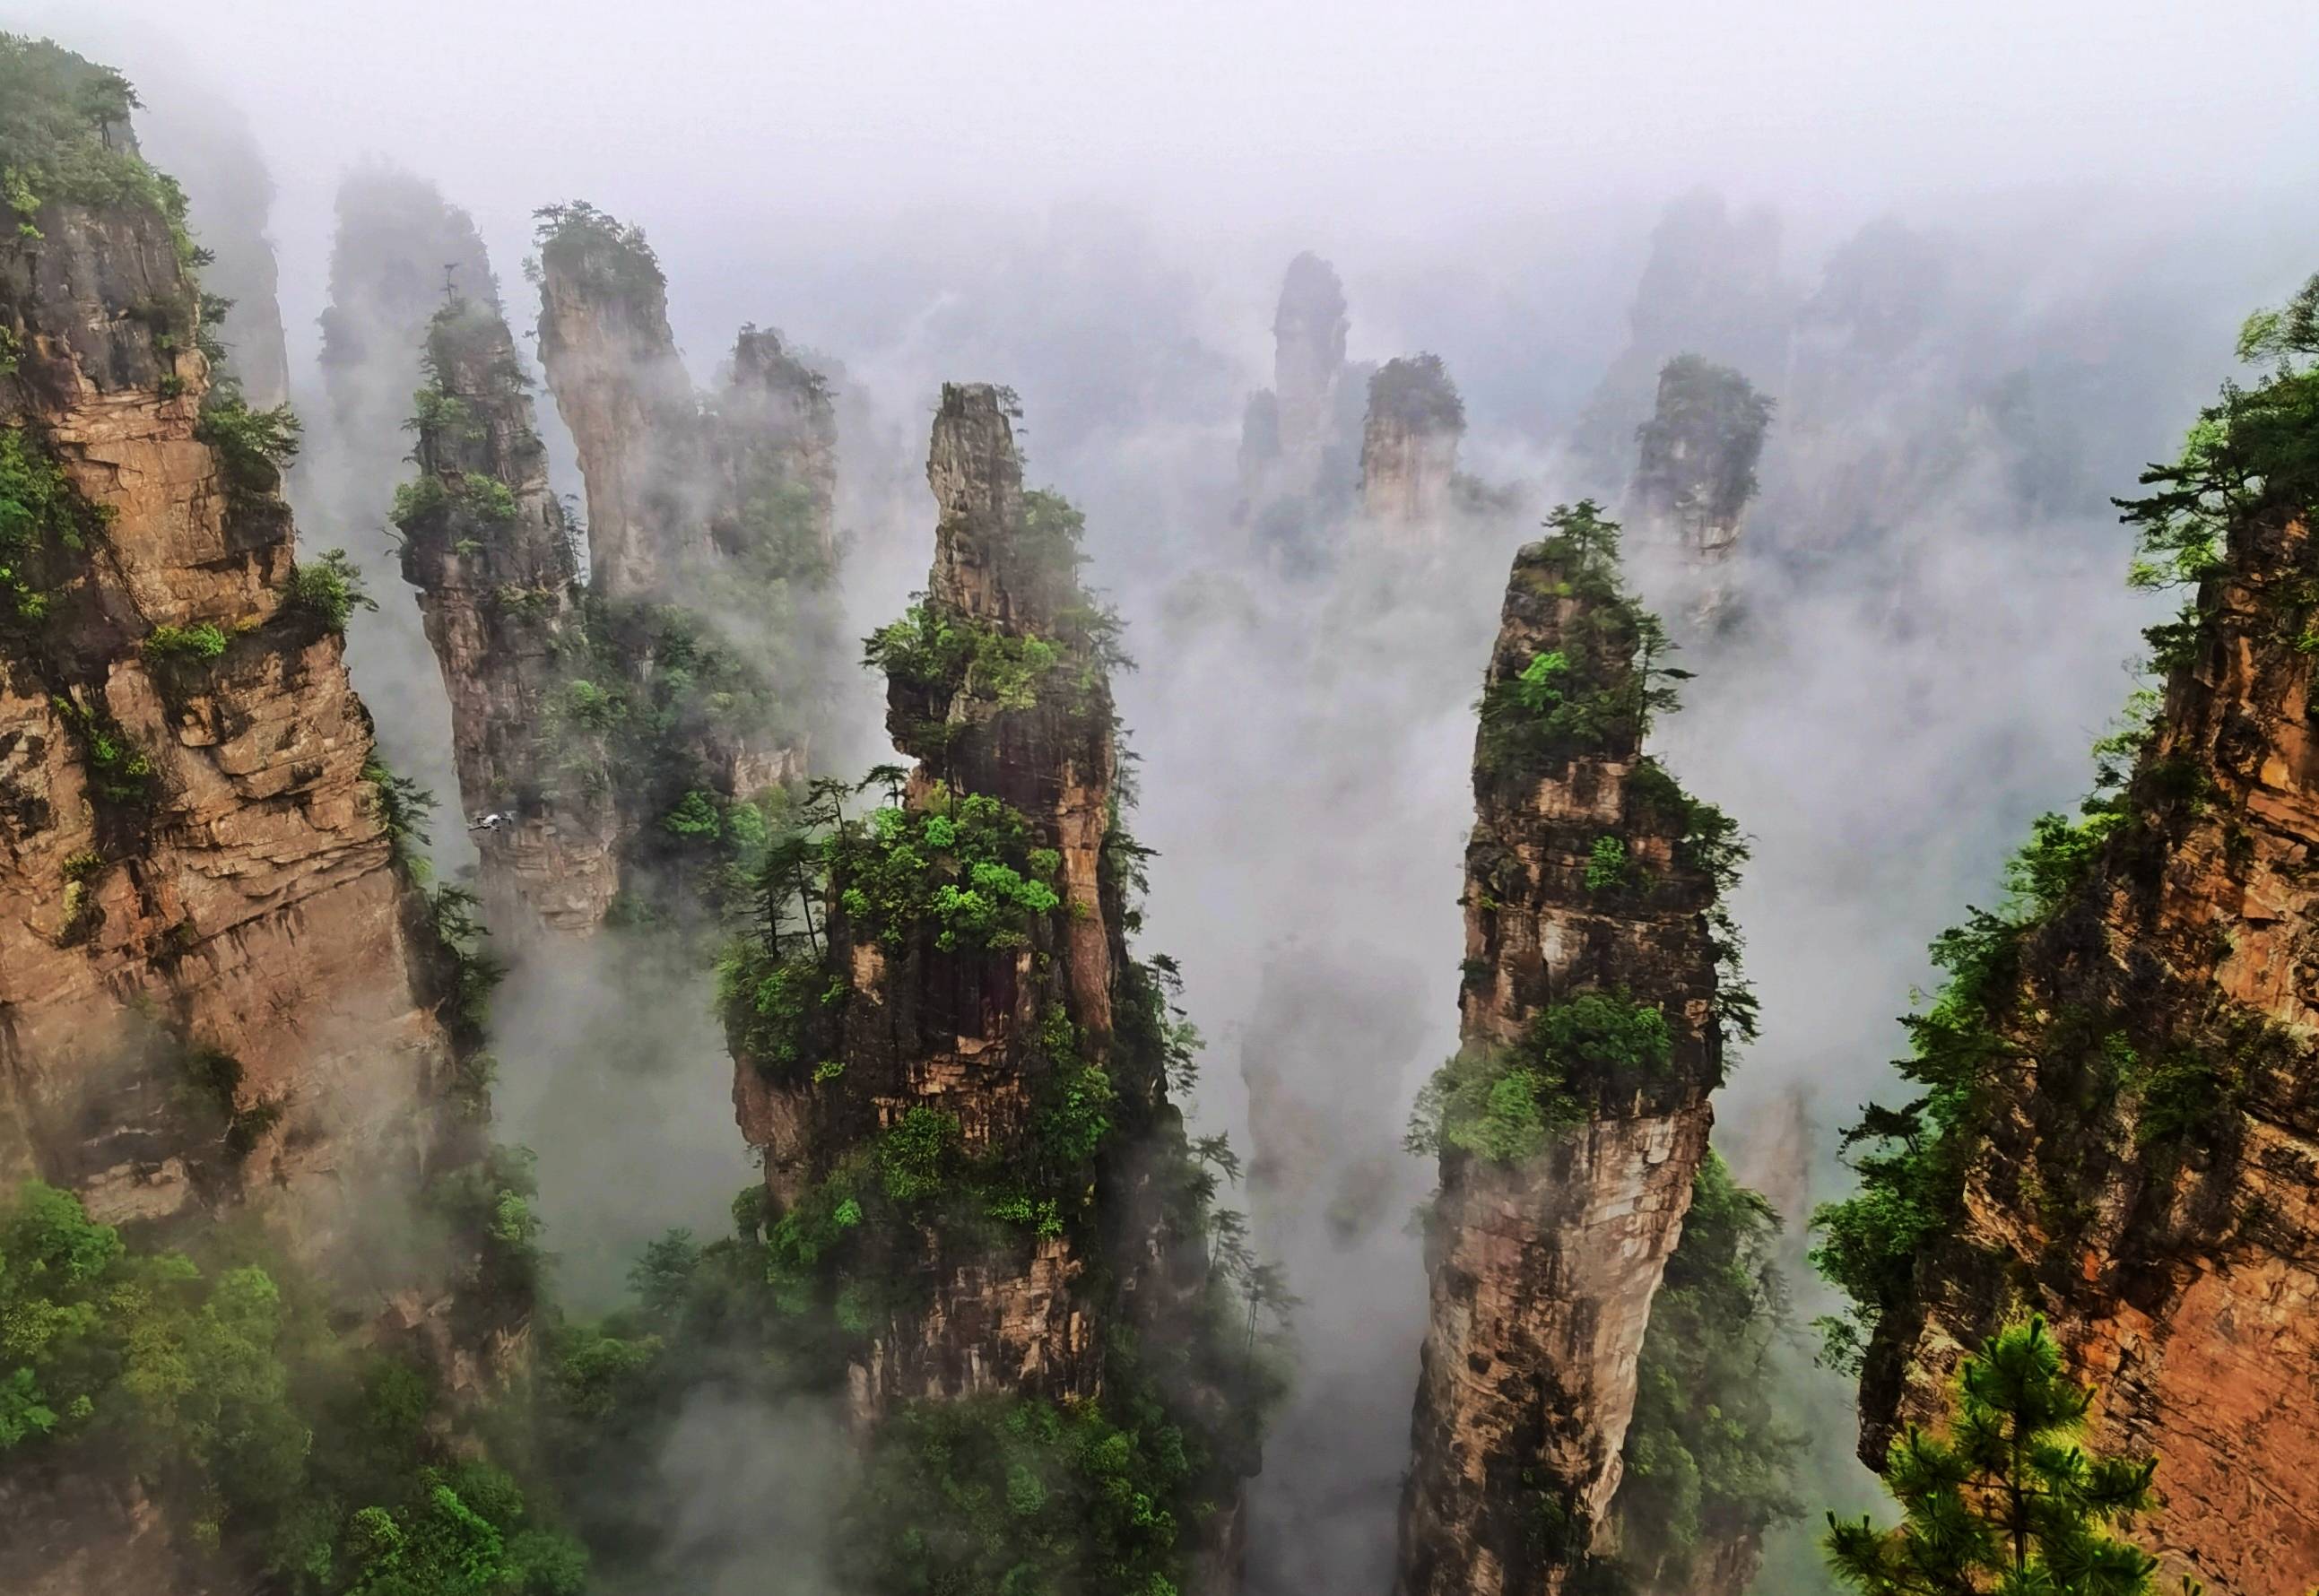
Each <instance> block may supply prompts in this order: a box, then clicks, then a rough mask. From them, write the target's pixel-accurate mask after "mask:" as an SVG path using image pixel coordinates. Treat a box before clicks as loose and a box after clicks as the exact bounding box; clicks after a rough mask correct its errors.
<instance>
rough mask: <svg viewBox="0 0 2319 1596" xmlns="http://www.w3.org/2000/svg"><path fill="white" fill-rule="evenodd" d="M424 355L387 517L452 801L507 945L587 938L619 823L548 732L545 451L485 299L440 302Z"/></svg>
mask: <svg viewBox="0 0 2319 1596" xmlns="http://www.w3.org/2000/svg"><path fill="white" fill-rule="evenodd" d="M428 355H429V366H430V368H431V371H432V376H433V382H432V386H431V389H430V390H429V392H431V394H432V395H433V396H434V397H433V398H432V399H431V400H430V401H428V402H426V403H425V404H423V405H422V408H421V410H420V428H419V445H418V450H417V455H418V461H419V466H420V473H421V475H420V480H419V482H418V483H417V484H416V485H415V486H414V487H413V488H412V489H411V490H409V491H407V492H406V498H405V504H406V506H407V507H408V510H409V513H407V514H405V515H403V516H402V518H401V521H400V523H399V524H400V529H401V530H402V535H403V544H402V574H403V578H404V580H405V581H407V582H411V585H413V586H414V587H416V588H417V589H418V590H419V607H420V612H421V613H422V615H423V616H424V617H425V618H426V626H427V640H428V642H429V644H430V645H432V646H433V648H434V651H435V656H436V659H437V661H438V663H440V665H441V667H442V673H443V686H444V689H445V690H446V691H447V693H448V694H449V695H450V700H451V728H452V735H453V749H454V753H455V755H456V762H457V768H458V776H459V796H460V798H461V801H462V803H463V805H464V807H465V812H466V814H467V815H469V816H477V817H480V819H481V825H480V826H479V828H478V829H476V830H475V832H474V836H475V840H476V847H477V851H478V852H479V853H480V854H481V856H482V865H483V871H482V875H483V903H484V907H485V911H486V913H487V915H488V916H489V918H490V920H491V922H492V924H493V925H495V926H498V927H501V928H502V929H503V930H505V931H507V932H509V933H511V934H514V935H516V936H517V937H518V938H520V936H521V935H522V933H524V932H525V931H526V930H527V929H528V928H529V927H531V926H532V925H534V924H541V925H545V926H546V928H548V929H550V930H553V931H558V932H580V931H591V930H593V929H594V928H595V927H596V926H597V925H598V924H601V922H602V920H603V918H604V915H605V912H606V910H607V909H609V906H610V905H611V901H612V897H613V895H614V894H615V893H617V892H618V890H619V886H620V875H619V868H618V860H617V859H616V857H615V854H614V849H615V845H616V843H618V840H619V838H620V834H621V826H620V819H619V815H618V808H617V806H616V805H615V804H614V802H613V801H612V798H611V795H610V794H609V791H608V789H607V788H608V783H607V780H606V778H605V775H604V767H603V759H602V757H601V751H600V748H598V747H596V746H594V745H592V744H587V745H582V746H580V747H577V748H574V749H572V750H565V751H559V750H558V749H557V748H556V747H555V744H553V743H552V742H551V741H550V738H549V728H550V726H551V703H550V700H551V698H552V696H553V695H554V694H555V692H557V691H558V690H560V689H561V688H562V687H563V686H564V681H565V680H566V678H567V676H568V672H566V670H565V668H564V656H563V652H562V651H563V650H564V648H565V647H566V645H568V643H569V641H571V639H570V638H568V637H567V634H570V633H573V632H574V631H575V630H576V628H578V627H580V626H581V624H582V623H581V620H580V618H579V617H578V616H577V615H576V614H575V613H574V600H573V580H574V575H575V573H574V570H573V550H572V546H571V542H570V538H569V535H568V533H567V530H566V527H565V525H564V510H563V507H562V506H561V505H560V504H558V503H557V502H556V500H555V495H554V494H553V493H552V492H550V491H548V486H547V451H546V449H545V448H544V447H542V446H541V444H540V441H539V437H538V434H537V432H536V431H535V430H534V423H533V412H532V404H531V395H530V392H528V383H527V380H526V378H525V377H524V374H523V371H522V368H521V367H520V365H518V363H517V361H516V354H515V345H514V341H513V339H512V338H510V337H509V335H508V329H507V323H506V321H505V320H503V319H502V318H501V315H500V313H499V311H498V309H497V307H495V306H493V305H492V304H489V303H486V302H477V301H472V300H459V301H456V302H453V303H452V304H450V305H447V306H446V307H445V308H444V310H443V311H441V313H439V314H438V316H437V317H436V318H435V320H434V324H433V326H432V327H431V328H430V329H429V335H428ZM575 762H576V763H578V764H579V765H580V767H581V768H579V769H577V770H574V769H573V765H574V763H575Z"/></svg>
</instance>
